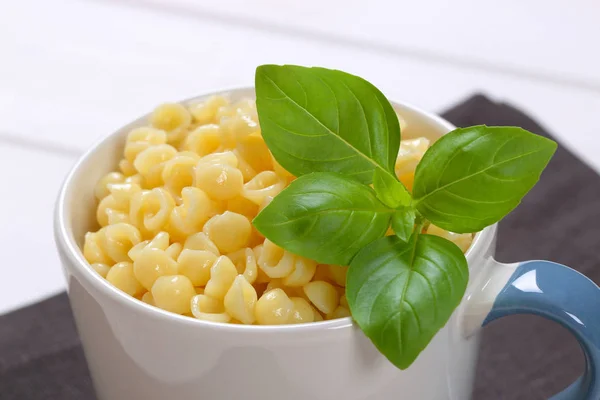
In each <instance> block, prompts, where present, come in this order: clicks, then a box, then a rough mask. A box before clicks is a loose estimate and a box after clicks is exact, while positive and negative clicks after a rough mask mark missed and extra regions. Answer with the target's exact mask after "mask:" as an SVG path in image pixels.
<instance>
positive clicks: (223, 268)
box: [204, 256, 238, 300]
mask: <svg viewBox="0 0 600 400" xmlns="http://www.w3.org/2000/svg"><path fill="white" fill-rule="evenodd" d="M237 275H238V273H237V269H236V268H235V265H233V263H232V262H231V260H230V259H229V258H227V257H226V256H220V257H219V258H217V261H215V263H214V264H213V266H212V267H211V268H210V279H209V280H208V282H207V283H206V287H205V288H204V293H205V294H206V295H207V296H210V297H213V298H215V299H218V300H223V298H224V297H225V295H226V294H227V291H228V290H229V288H230V287H231V285H232V284H233V281H234V279H235V277H236V276H237Z"/></svg>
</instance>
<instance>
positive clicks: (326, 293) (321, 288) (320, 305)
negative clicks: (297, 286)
mask: <svg viewBox="0 0 600 400" xmlns="http://www.w3.org/2000/svg"><path fill="white" fill-rule="evenodd" d="M304 293H305V294H306V297H308V299H309V300H310V302H311V303H312V304H313V305H314V306H315V307H316V308H317V309H318V310H319V311H321V312H322V313H323V314H329V313H331V312H333V311H334V310H335V308H336V307H337V306H338V304H339V301H340V297H339V294H338V292H337V290H336V289H335V287H334V286H333V285H332V284H331V283H329V282H324V281H312V282H310V283H307V284H306V285H304Z"/></svg>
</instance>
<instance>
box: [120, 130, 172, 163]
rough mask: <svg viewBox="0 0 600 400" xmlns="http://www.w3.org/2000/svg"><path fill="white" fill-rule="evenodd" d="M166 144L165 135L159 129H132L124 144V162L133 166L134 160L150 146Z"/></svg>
mask: <svg viewBox="0 0 600 400" xmlns="http://www.w3.org/2000/svg"><path fill="white" fill-rule="evenodd" d="M166 143H167V133H166V132H165V131H163V130H161V129H156V128H152V127H149V126H143V127H140V128H134V129H132V130H131V131H130V132H129V134H128V135H127V141H126V142H125V151H124V155H125V160H126V161H128V162H129V163H131V164H133V162H134V161H135V158H136V157H137V155H138V154H140V153H141V152H142V151H144V150H146V149H147V148H148V147H150V146H156V145H158V144H166Z"/></svg>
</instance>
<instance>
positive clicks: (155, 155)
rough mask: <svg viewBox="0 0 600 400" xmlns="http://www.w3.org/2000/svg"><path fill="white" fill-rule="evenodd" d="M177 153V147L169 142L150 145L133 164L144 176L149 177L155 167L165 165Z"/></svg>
mask: <svg viewBox="0 0 600 400" xmlns="http://www.w3.org/2000/svg"><path fill="white" fill-rule="evenodd" d="M176 154H177V149H176V148H175V147H173V146H170V145H168V144H161V145H158V146H150V147H148V148H147V149H146V150H144V151H142V152H141V153H139V154H138V155H137V156H136V157H135V161H134V162H133V166H134V167H135V169H136V170H137V171H138V172H139V173H140V174H141V175H142V176H143V177H147V176H148V175H149V174H150V173H151V172H152V169H153V167H156V166H159V165H163V167H164V163H165V162H166V161H169V160H170V159H171V158H173V157H175V155H176ZM161 173H162V168H161Z"/></svg>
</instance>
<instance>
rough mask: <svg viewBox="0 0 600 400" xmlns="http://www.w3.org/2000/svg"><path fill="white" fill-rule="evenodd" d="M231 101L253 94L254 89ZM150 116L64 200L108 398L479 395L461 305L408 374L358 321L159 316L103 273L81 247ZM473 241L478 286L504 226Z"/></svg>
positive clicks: (103, 397)
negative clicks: (99, 197) (102, 195)
mask: <svg viewBox="0 0 600 400" xmlns="http://www.w3.org/2000/svg"><path fill="white" fill-rule="evenodd" d="M230 93H232V97H234V98H235V97H245V96H249V95H252V94H253V92H252V89H242V90H237V91H232V92H230ZM394 106H395V108H396V109H397V110H399V111H400V112H401V113H402V115H403V117H404V118H405V119H406V120H407V122H408V125H409V126H410V127H411V129H413V130H415V131H416V132H418V133H419V135H421V134H427V135H429V136H430V138H431V139H435V138H436V137H438V136H440V135H442V134H444V133H446V132H447V131H449V130H451V129H452V126H451V125H450V124H449V123H447V122H445V121H443V120H441V119H439V118H437V117H434V116H432V115H430V114H425V113H424V112H422V111H420V110H417V109H414V108H412V107H410V106H406V105H402V104H394ZM142 120H143V119H140V120H138V121H136V122H134V123H132V124H130V125H128V126H126V127H124V128H123V129H121V130H120V131H119V132H117V133H116V134H114V135H111V136H110V137H108V138H107V139H105V140H103V141H102V142H100V143H99V144H97V145H96V146H95V147H94V148H93V149H92V150H91V151H90V152H89V153H88V154H87V155H86V156H84V158H83V159H82V161H80V163H79V164H78V165H77V166H76V167H75V169H74V170H73V172H72V173H71V174H70V176H69V177H68V178H67V182H66V184H65V187H64V188H63V191H62V192H61V195H60V197H59V201H58V203H57V213H56V231H55V234H56V241H57V245H58V248H59V253H60V256H61V259H62V262H63V267H64V272H65V275H66V279H67V282H68V291H69V298H70V301H71V305H72V308H73V313H74V316H75V321H76V324H77V328H78V331H79V334H80V335H81V340H82V343H83V348H84V351H85V354H86V358H87V360H88V363H89V367H90V371H91V374H92V378H93V381H94V385H95V388H96V391H97V393H98V397H99V399H100V400H119V399H144V400H164V399H173V400H188V399H190V400H191V399H194V400H196V399H207V400H233V399H248V400H254V399H256V400H259V399H260V400H275V399H277V400H281V399H285V400H307V399H311V400H321V399H323V400H325V399H327V400H330V399H332V398H334V399H337V398H343V399H345V400H388V399H389V400H392V399H393V400H416V399H418V400H467V399H469V398H470V396H471V391H472V387H473V379H474V375H475V365H476V359H477V352H478V347H479V338H478V335H477V334H475V335H473V336H470V337H469V338H465V337H464V335H463V333H462V332H463V330H462V329H461V326H460V325H461V321H460V320H459V319H460V318H459V315H460V312H459V310H460V308H459V310H457V312H455V313H454V314H453V316H452V318H451V320H450V321H449V322H448V324H447V325H446V327H444V328H443V329H442V330H441V331H440V332H439V333H438V334H437V335H436V336H435V338H434V339H433V341H432V342H431V343H430V344H429V346H428V347H427V348H426V349H425V350H424V351H423V353H422V354H421V355H420V356H419V358H418V359H417V360H416V362H415V363H414V364H413V365H412V366H411V367H410V368H408V369H407V370H404V371H400V370H398V369H396V368H395V367H394V366H393V365H392V364H391V363H390V362H388V361H387V360H386V359H385V357H384V356H382V355H381V354H380V353H379V352H378V351H377V349H376V348H375V347H374V346H373V344H372V343H371V342H370V341H369V340H368V339H367V338H366V337H365V336H364V335H363V333H362V332H361V331H360V330H359V329H358V328H357V327H356V326H354V325H353V324H352V322H351V320H350V319H349V318H345V319H341V320H335V321H327V322H322V323H315V324H308V325H311V326H302V325H297V326H286V327H284V328H272V327H256V326H251V327H241V326H236V325H229V326H226V325H223V324H211V323H205V322H203V321H197V320H193V319H191V318H186V317H181V316H176V315H172V314H168V313H166V312H164V311H162V310H156V309H152V307H151V306H149V305H147V304H144V303H142V302H140V301H138V300H135V299H132V298H129V297H128V296H127V295H125V294H124V293H122V292H120V291H118V290H117V289H115V288H114V287H112V286H111V285H109V284H108V283H107V282H106V281H104V280H103V279H102V278H101V277H99V276H97V275H95V274H94V273H93V272H92V270H91V269H90V268H89V267H87V266H86V265H85V264H86V263H85V260H84V259H83V256H82V255H81V252H80V251H79V250H78V246H80V245H81V244H82V241H83V235H84V233H85V232H86V231H88V230H89V229H92V228H93V227H94V221H93V215H92V214H93V212H92V205H93V204H95V199H94V196H93V188H94V185H95V182H97V180H98V179H99V178H100V177H101V176H102V175H103V174H104V173H106V172H108V171H109V170H111V169H112V168H113V166H114V165H116V163H117V160H118V157H119V156H120V149H122V146H123V142H124V139H125V135H126V132H128V131H129V130H130V129H131V128H132V127H134V126H137V125H139V124H140V123H141V122H140V121H142ZM432 135H433V137H431V136H432ZM474 243H475V244H474V246H473V247H474V248H473V249H471V250H470V251H469V253H468V254H467V259H468V261H469V268H470V271H471V279H470V282H473V281H474V280H475V278H476V276H477V274H478V272H479V271H482V270H483V265H484V264H485V263H486V262H487V260H488V259H489V258H490V257H491V256H493V251H494V245H495V227H491V228H487V229H486V230H485V231H484V232H483V233H480V234H478V237H477V238H476V240H475V242H474ZM463 306H464V304H463V305H461V307H463Z"/></svg>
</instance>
